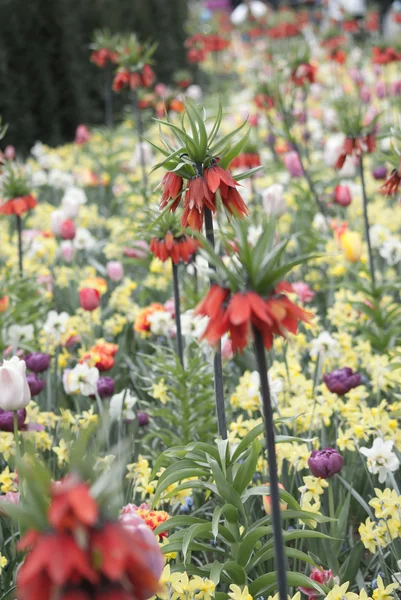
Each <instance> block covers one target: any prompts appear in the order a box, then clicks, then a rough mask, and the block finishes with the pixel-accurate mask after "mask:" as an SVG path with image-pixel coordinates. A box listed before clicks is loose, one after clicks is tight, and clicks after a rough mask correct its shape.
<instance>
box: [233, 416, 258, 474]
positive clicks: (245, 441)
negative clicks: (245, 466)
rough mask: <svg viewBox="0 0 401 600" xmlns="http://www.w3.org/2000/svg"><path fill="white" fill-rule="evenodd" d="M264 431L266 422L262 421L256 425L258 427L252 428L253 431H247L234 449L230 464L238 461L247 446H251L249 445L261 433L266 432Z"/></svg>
mask: <svg viewBox="0 0 401 600" xmlns="http://www.w3.org/2000/svg"><path fill="white" fill-rule="evenodd" d="M264 431H265V425H264V423H260V424H259V425H256V427H254V428H253V429H251V431H250V432H249V433H247V434H246V436H245V437H244V438H242V440H241V441H240V443H239V444H238V446H237V447H236V449H235V450H234V452H233V455H232V457H231V461H230V464H232V465H233V464H235V463H237V462H238V459H239V457H240V456H241V454H242V453H243V452H245V450H246V449H247V448H249V446H250V445H251V444H252V442H253V441H254V440H255V439H256V438H258V437H259V436H260V435H262V434H263V433H264Z"/></svg>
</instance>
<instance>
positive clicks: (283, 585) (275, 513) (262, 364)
mask: <svg viewBox="0 0 401 600" xmlns="http://www.w3.org/2000/svg"><path fill="white" fill-rule="evenodd" d="M253 331H254V344H255V356H256V361H257V364H258V370H259V375H260V391H261V395H262V404H263V413H264V420H265V432H266V447H267V460H268V463H269V480H270V497H271V507H272V521H273V534H274V548H275V568H276V572H277V584H278V593H279V598H280V600H287V594H288V582H287V557H286V554H285V546H284V538H283V530H282V525H281V512H280V510H281V509H280V494H279V487H278V473H277V456H276V444H275V434H274V422H273V408H272V404H271V397H270V389H269V380H268V377H267V364H266V355H265V348H264V343H263V337H262V334H261V333H260V331H259V330H258V329H257V328H256V327H254V330H253Z"/></svg>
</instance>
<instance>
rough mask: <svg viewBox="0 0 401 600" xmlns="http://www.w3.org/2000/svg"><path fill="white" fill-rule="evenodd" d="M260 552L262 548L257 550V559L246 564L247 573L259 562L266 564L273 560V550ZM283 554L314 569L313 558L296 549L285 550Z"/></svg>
mask: <svg viewBox="0 0 401 600" xmlns="http://www.w3.org/2000/svg"><path fill="white" fill-rule="evenodd" d="M262 550H263V548H261V549H260V550H259V552H258V556H257V559H255V560H252V561H251V562H250V563H249V564H248V566H247V571H249V570H250V569H254V568H255V567H256V565H258V564H259V563H260V562H266V561H268V560H271V559H272V558H274V556H275V550H274V548H268V549H267V550H266V551H265V552H262ZM285 554H286V556H287V557H288V558H295V559H296V560H300V561H302V562H305V563H308V564H310V565H312V566H313V567H316V562H315V561H314V560H313V558H312V557H311V556H309V555H308V554H306V553H305V552H302V551H301V550H297V549H296V548H285Z"/></svg>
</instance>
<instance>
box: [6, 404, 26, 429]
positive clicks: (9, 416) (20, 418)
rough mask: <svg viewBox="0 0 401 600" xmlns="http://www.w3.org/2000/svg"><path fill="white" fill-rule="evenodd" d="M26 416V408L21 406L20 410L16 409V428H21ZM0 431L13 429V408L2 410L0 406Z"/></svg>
mask: <svg viewBox="0 0 401 600" xmlns="http://www.w3.org/2000/svg"><path fill="white" fill-rule="evenodd" d="M25 418H26V410H25V408H22V409H21V410H17V422H18V429H22V428H23V427H24V422H25ZM0 431H9V432H12V431H14V411H13V410H3V409H2V408H0Z"/></svg>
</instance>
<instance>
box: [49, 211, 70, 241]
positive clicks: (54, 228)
mask: <svg viewBox="0 0 401 600" xmlns="http://www.w3.org/2000/svg"><path fill="white" fill-rule="evenodd" d="M66 218H67V216H66V214H65V212H64V211H63V210H61V209H57V210H53V212H52V213H51V215H50V231H51V232H52V234H53V235H61V225H62V223H64V221H65V220H66Z"/></svg>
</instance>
